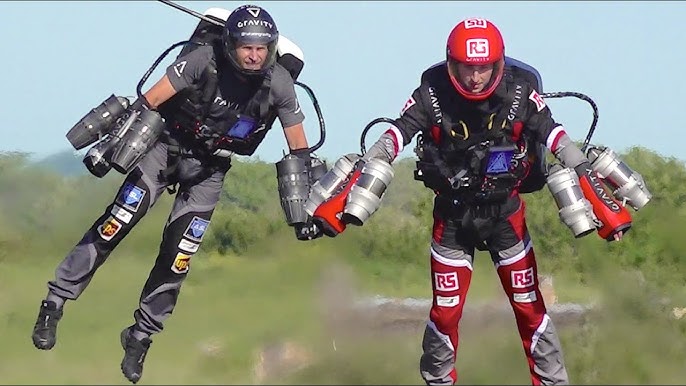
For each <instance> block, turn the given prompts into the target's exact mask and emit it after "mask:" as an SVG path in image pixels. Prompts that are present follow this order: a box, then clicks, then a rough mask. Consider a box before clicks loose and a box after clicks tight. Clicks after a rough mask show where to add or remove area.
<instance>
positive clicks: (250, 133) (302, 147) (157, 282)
mask: <svg viewBox="0 0 686 386" xmlns="http://www.w3.org/2000/svg"><path fill="white" fill-rule="evenodd" d="M278 37H279V32H278V30H277V28H276V24H275V22H274V20H273V19H272V17H271V16H270V15H269V13H267V11H265V10H264V9H262V8H260V7H258V6H253V5H244V6H241V7H239V8H237V9H235V10H234V11H233V12H232V13H231V14H230V15H229V16H228V19H227V21H226V24H225V27H224V30H223V35H222V36H221V39H219V40H220V41H219V42H218V43H219V44H215V45H206V46H200V47H197V48H195V49H193V50H191V51H190V52H189V53H185V54H184V53H182V55H180V56H179V57H178V58H177V59H176V61H175V62H174V63H173V64H171V65H170V66H169V67H167V69H166V74H165V75H164V76H163V77H162V78H161V79H160V80H159V81H158V82H157V83H156V84H155V85H153V87H152V88H151V89H150V90H149V91H148V92H147V93H145V94H143V97H142V98H138V99H137V100H136V101H135V102H134V103H133V104H132V105H131V107H129V109H133V110H138V111H141V109H148V110H156V111H158V112H159V113H160V115H161V116H162V117H163V118H164V120H165V124H166V130H165V134H164V135H163V136H162V137H161V139H160V140H159V141H158V142H157V143H156V144H155V145H154V146H153V147H152V149H150V151H149V152H148V153H147V154H146V155H145V157H144V158H143V159H142V160H141V162H140V163H139V164H138V165H137V166H136V168H135V169H134V170H133V171H132V172H131V173H129V174H128V176H127V177H126V179H125V181H124V183H123V184H122V186H121V187H120V189H119V191H118V192H117V194H116V196H115V200H114V202H112V203H111V204H110V205H109V206H107V208H106V209H105V211H104V213H103V214H102V215H101V216H100V217H99V218H98V219H97V220H95V222H94V223H93V224H92V225H91V227H90V228H89V229H88V231H86V233H85V235H84V236H83V238H82V239H81V241H80V242H79V243H78V244H77V245H76V246H75V247H74V249H73V250H72V251H71V252H70V253H69V254H68V255H67V256H66V257H65V259H64V260H63V261H62V262H61V263H60V265H59V266H58V267H57V269H56V271H55V278H54V279H53V280H51V281H49V282H48V289H49V291H48V294H47V296H46V297H45V299H44V300H43V301H42V302H41V307H40V312H39V315H38V319H37V321H36V324H35V327H34V329H33V335H32V339H33V343H34V345H35V346H36V347H37V348H38V349H42V350H50V349H52V347H53V346H54V345H55V343H56V331H57V324H58V322H59V320H60V319H61V318H62V314H63V306H64V303H65V301H66V300H76V299H77V298H78V297H79V295H81V293H83V291H84V290H85V288H86V287H87V286H88V283H89V282H90V281H91V279H92V278H93V275H94V274H95V271H96V270H97V269H98V267H100V266H101V265H102V264H103V263H104V262H105V260H106V259H107V257H108V256H109V254H110V253H111V252H112V250H114V248H115V247H116V246H117V245H118V244H119V242H120V241H121V240H122V239H123V238H124V237H125V236H126V235H127V234H128V233H129V231H130V230H131V229H132V228H133V227H134V226H135V225H136V224H137V223H138V221H140V219H141V218H142V217H143V216H144V215H145V213H146V212H147V211H148V210H149V209H150V208H151V207H152V206H153V205H154V203H155V202H156V201H157V200H158V199H159V197H160V195H161V194H162V193H163V192H164V190H165V188H166V187H168V186H170V185H173V184H176V183H178V186H179V190H178V194H176V197H175V200H174V205H173V208H172V211H171V213H170V215H169V218H168V220H167V223H166V224H165V227H164V233H163V236H162V242H161V245H160V249H159V254H158V256H157V259H156V261H155V265H154V267H153V268H152V271H151V272H150V275H149V277H148V280H147V282H146V283H145V286H144V288H143V291H142V293H141V297H140V304H139V307H138V309H137V310H136V311H135V312H134V319H135V323H134V324H133V325H131V326H129V327H127V328H125V329H124V330H123V331H122V334H121V340H122V346H123V348H124V358H123V360H122V363H121V369H122V372H123V373H124V375H125V376H126V378H127V379H128V380H129V381H131V382H133V383H136V382H138V381H139V380H140V378H141V375H142V372H143V361H144V360H145V355H146V354H147V352H148V349H149V347H150V344H151V335H153V334H155V333H159V332H161V331H162V329H163V323H164V320H165V319H166V318H167V317H169V315H170V314H171V313H172V311H173V309H174V306H175V304H176V301H177V298H178V295H179V291H180V288H181V284H182V282H183V280H184V279H185V278H186V275H187V273H188V271H189V268H190V265H189V264H190V260H191V257H192V256H193V254H194V253H196V252H197V251H198V248H199V247H200V243H201V242H202V240H203V236H204V235H205V234H206V232H207V227H208V226H209V224H210V218H211V216H212V212H213V211H214V208H215V206H216V204H217V202H218V200H219V197H220V193H221V191H222V185H223V183H224V177H225V175H226V173H227V171H228V170H229V168H230V155H231V154H240V155H250V154H252V153H253V152H254V151H255V149H256V148H257V146H258V145H259V143H260V142H261V141H262V140H263V139H264V136H265V134H266V132H267V131H268V130H269V128H270V125H269V124H267V122H268V121H269V120H270V119H271V120H272V121H273V119H274V117H275V116H276V117H278V118H279V121H280V122H281V125H282V127H283V128H284V129H283V130H284V135H285V138H286V141H287V142H288V147H289V149H290V150H291V154H293V155H295V156H297V157H299V158H303V159H305V160H308V161H309V160H310V154H309V150H308V145H307V139H306V137H305V133H304V130H303V125H302V122H303V120H304V115H303V113H302V111H301V109H300V106H299V104H298V101H297V99H296V93H295V89H294V81H293V78H292V77H291V75H290V74H289V73H288V71H287V70H286V69H285V68H284V67H283V66H281V65H280V64H279V63H277V62H276V58H277V52H276V45H277V41H278ZM208 96H209V98H208Z"/></svg>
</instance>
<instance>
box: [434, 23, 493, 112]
mask: <svg viewBox="0 0 686 386" xmlns="http://www.w3.org/2000/svg"><path fill="white" fill-rule="evenodd" d="M446 54H447V55H446V56H447V60H446V62H447V64H448V75H449V76H450V81H451V82H452V83H453V86H455V89H456V90H457V92H458V93H460V94H461V95H462V96H464V97H465V98H467V99H469V100H477V101H478V100H484V99H486V98H488V97H489V96H491V94H493V91H495V89H496V87H498V84H500V80H501V79H502V78H503V67H504V64H505V43H504V42H503V36H502V35H501V34H500V31H499V30H498V27H496V26H495V25H494V24H493V23H491V22H490V21H488V20H486V19H476V18H472V19H465V20H463V21H461V22H460V23H459V24H458V25H456V26H455V28H453V30H452V31H451V32H450V36H448V43H447V45H446ZM459 64H464V65H473V66H479V65H484V64H493V74H492V75H491V79H490V80H489V82H488V83H487V84H486V85H485V86H484V87H483V89H482V90H481V91H478V92H473V91H470V90H469V89H468V88H467V87H465V86H464V85H463V84H462V82H461V81H460V77H459V76H458V65H459Z"/></svg>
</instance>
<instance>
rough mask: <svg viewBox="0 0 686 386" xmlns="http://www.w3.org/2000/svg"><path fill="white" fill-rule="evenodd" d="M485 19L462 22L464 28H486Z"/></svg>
mask: <svg viewBox="0 0 686 386" xmlns="http://www.w3.org/2000/svg"><path fill="white" fill-rule="evenodd" d="M486 27H487V24H486V19H467V20H465V21H464V28H465V29H470V28H486Z"/></svg>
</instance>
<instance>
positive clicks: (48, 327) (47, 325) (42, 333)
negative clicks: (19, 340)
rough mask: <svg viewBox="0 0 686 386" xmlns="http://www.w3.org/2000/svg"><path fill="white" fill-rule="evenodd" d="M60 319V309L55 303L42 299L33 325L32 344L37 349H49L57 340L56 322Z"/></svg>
mask: <svg viewBox="0 0 686 386" xmlns="http://www.w3.org/2000/svg"><path fill="white" fill-rule="evenodd" d="M60 319H62V309H61V308H60V309H57V304H55V302H52V301H47V300H43V302H42V303H41V305H40V311H39V312H38V319H36V324H35V325H34V326H33V335H31V338H33V345H34V346H36V348H37V349H41V350H50V349H51V348H53V346H55V342H57V322H59V321H60Z"/></svg>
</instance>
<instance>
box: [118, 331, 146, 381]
mask: <svg viewBox="0 0 686 386" xmlns="http://www.w3.org/2000/svg"><path fill="white" fill-rule="evenodd" d="M131 329H132V327H127V328H125V329H124V331H122V332H121V346H122V348H124V359H122V360H121V371H122V372H123V373H124V376H125V377H126V379H128V380H129V381H131V382H132V383H134V384H135V383H136V382H138V381H139V380H140V379H141V377H142V376H143V362H144V361H145V356H146V355H147V353H148V349H149V348H150V344H151V343H152V341H151V340H150V338H143V340H138V339H136V338H134V337H133V335H132V334H131Z"/></svg>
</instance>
